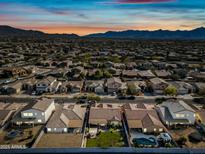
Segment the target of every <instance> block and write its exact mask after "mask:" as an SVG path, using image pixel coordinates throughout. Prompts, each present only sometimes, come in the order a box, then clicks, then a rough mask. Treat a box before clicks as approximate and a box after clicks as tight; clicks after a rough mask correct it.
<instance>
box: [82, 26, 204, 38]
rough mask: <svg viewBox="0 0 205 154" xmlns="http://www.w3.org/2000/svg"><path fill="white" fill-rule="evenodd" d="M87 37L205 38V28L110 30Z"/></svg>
mask: <svg viewBox="0 0 205 154" xmlns="http://www.w3.org/2000/svg"><path fill="white" fill-rule="evenodd" d="M85 37H92V38H131V39H205V28H204V27H201V28H197V29H193V30H190V31H180V30H177V31H169V30H156V31H140V30H127V31H108V32H106V33H97V34H90V35H87V36H85Z"/></svg>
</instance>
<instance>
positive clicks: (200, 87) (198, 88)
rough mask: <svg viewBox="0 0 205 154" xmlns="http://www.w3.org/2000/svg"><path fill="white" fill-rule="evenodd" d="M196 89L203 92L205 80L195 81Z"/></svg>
mask: <svg viewBox="0 0 205 154" xmlns="http://www.w3.org/2000/svg"><path fill="white" fill-rule="evenodd" d="M194 87H195V91H196V92H197V93H200V92H203V90H204V89H205V83H204V82H196V83H194Z"/></svg>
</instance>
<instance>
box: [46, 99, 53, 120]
mask: <svg viewBox="0 0 205 154" xmlns="http://www.w3.org/2000/svg"><path fill="white" fill-rule="evenodd" d="M54 110H55V104H54V101H53V102H52V103H51V105H50V106H49V107H48V108H47V110H46V111H45V121H48V119H49V118H50V116H51V114H52V112H53V111H54Z"/></svg>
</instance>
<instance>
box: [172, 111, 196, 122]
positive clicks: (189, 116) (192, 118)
mask: <svg viewBox="0 0 205 154" xmlns="http://www.w3.org/2000/svg"><path fill="white" fill-rule="evenodd" d="M178 115H184V117H177V116H178ZM172 116H173V118H174V119H187V120H189V123H190V124H194V123H195V119H196V116H195V113H194V112H191V111H181V112H177V113H175V114H172Z"/></svg>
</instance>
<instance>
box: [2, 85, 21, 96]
mask: <svg viewBox="0 0 205 154" xmlns="http://www.w3.org/2000/svg"><path fill="white" fill-rule="evenodd" d="M21 89H22V83H21V82H14V83H9V84H7V85H5V86H2V87H1V88H0V93H1V94H6V95H12V94H19V93H20V92H21Z"/></svg>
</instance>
